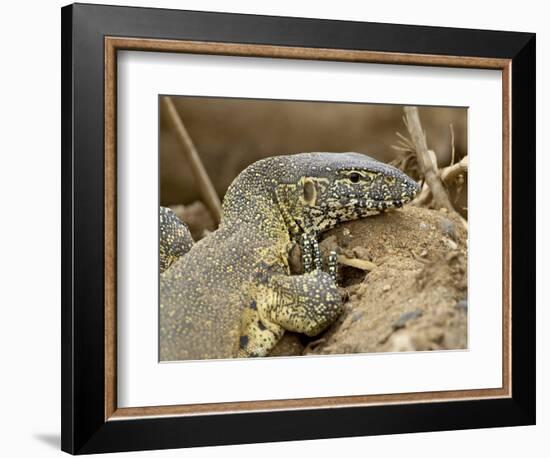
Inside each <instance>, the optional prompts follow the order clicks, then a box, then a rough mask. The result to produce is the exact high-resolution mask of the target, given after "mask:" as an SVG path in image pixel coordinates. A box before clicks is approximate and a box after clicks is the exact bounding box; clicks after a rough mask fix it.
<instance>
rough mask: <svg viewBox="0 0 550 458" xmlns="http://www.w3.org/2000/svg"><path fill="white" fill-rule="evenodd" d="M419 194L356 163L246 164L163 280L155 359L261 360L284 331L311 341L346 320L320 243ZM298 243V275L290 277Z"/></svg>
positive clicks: (407, 183)
mask: <svg viewBox="0 0 550 458" xmlns="http://www.w3.org/2000/svg"><path fill="white" fill-rule="evenodd" d="M417 190H418V185H417V184H416V182H414V181H413V180H412V179H410V178H409V177H408V176H407V175H405V174H404V173H402V172H401V171H399V170H398V169H396V168H394V167H392V166H389V165H386V164H383V163H381V162H378V161H376V160H374V159H372V158H370V157H368V156H365V155H362V154H358V153H301V154H295V155H288V156H276V157H272V158H267V159H263V160H260V161H258V162H255V163H253V164H251V165H250V166H249V167H247V168H246V169H245V170H244V171H243V172H241V174H239V175H238V176H237V178H236V179H235V180H234V181H233V183H232V184H231V186H230V187H229V189H228V191H227V193H226V195H225V198H224V201H223V216H222V220H221V222H220V226H219V228H218V229H217V230H216V231H214V232H213V233H211V234H209V235H208V236H207V237H205V238H204V239H202V240H200V241H199V242H198V243H196V244H195V245H193V246H192V248H191V249H190V250H189V252H188V253H187V254H185V255H184V256H181V257H180V258H179V259H177V260H176V261H175V262H174V263H173V264H172V265H171V266H170V267H169V268H167V269H166V270H165V271H164V272H163V273H162V274H161V280H160V304H161V305H160V307H161V309H160V340H161V342H160V344H161V345H160V348H161V352H160V353H161V354H160V359H161V360H172V361H174V360H186V359H210V358H229V357H235V356H240V357H248V356H265V355H266V354H267V353H268V352H269V351H270V350H271V348H273V346H274V345H275V344H276V343H277V341H278V340H279V339H280V338H281V336H282V335H283V333H284V331H285V330H289V331H295V332H301V333H305V334H308V335H317V334H318V333H319V332H321V331H322V330H323V329H325V328H326V327H327V326H328V325H330V324H331V323H332V322H334V320H336V318H337V317H338V316H339V314H340V313H341V311H342V299H341V296H340V293H339V291H338V288H337V285H336V282H335V277H334V272H333V270H334V269H332V270H331V272H330V273H329V272H324V271H323V270H322V268H321V262H320V255H319V252H318V246H317V237H318V235H319V234H320V233H321V232H323V231H325V230H327V229H330V228H332V227H334V226H336V225H337V224H339V223H341V222H344V221H349V220H353V219H357V218H362V217H366V216H369V215H372V214H375V213H378V212H380V211H384V210H386V209H389V208H394V207H400V206H401V205H403V204H404V203H406V202H408V201H410V200H411V199H412V198H413V197H414V195H415V194H416V192H417ZM161 233H162V229H161ZM180 243H183V245H185V240H184V242H181V240H180ZM294 243H300V244H301V247H302V256H303V260H304V270H305V272H304V273H303V274H302V275H290V270H289V265H288V252H289V249H290V248H291V247H292V245H293V244H294ZM161 263H162V259H161ZM329 270H330V266H329Z"/></svg>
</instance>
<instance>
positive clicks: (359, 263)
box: [338, 255, 376, 272]
mask: <svg viewBox="0 0 550 458" xmlns="http://www.w3.org/2000/svg"><path fill="white" fill-rule="evenodd" d="M338 262H339V263H340V264H343V265H345V266H350V267H355V268H356V269H360V270H366V271H368V272H370V271H371V270H374V269H376V264H374V263H373V262H370V261H365V260H364V259H357V258H348V257H347V256H342V255H340V256H338Z"/></svg>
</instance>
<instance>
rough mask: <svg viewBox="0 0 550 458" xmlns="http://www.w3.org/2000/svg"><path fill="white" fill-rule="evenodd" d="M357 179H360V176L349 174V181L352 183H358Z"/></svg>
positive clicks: (353, 173)
mask: <svg viewBox="0 0 550 458" xmlns="http://www.w3.org/2000/svg"><path fill="white" fill-rule="evenodd" d="M359 178H360V175H359V174H358V173H356V172H352V173H350V174H349V179H350V181H351V182H352V183H358V182H359Z"/></svg>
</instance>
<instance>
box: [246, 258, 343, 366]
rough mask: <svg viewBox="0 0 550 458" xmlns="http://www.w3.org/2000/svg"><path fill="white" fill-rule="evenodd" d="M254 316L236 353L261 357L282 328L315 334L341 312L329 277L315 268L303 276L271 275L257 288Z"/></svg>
mask: <svg viewBox="0 0 550 458" xmlns="http://www.w3.org/2000/svg"><path fill="white" fill-rule="evenodd" d="M255 308H256V315H255V316H254V317H253V318H251V319H249V320H248V322H247V325H246V326H245V327H244V328H243V332H242V334H241V338H240V349H239V353H238V356H240V357H248V356H265V355H267V354H268V353H269V352H270V351H271V349H272V348H273V347H274V346H275V344H276V343H277V342H278V341H279V339H280V338H281V337H282V335H283V333H284V331H285V330H287V331H294V332H300V333H303V334H306V335H308V336H315V335H317V334H319V333H320V332H321V331H323V330H324V329H326V328H327V327H328V326H329V325H330V324H332V323H333V322H334V321H335V320H336V319H337V318H338V316H339V315H340V313H341V312H342V297H341V295H340V292H339V291H338V287H337V286H336V283H335V282H334V279H333V278H332V276H331V275H330V274H329V273H327V272H323V271H321V270H319V269H316V270H314V271H312V272H309V273H306V274H303V275H293V276H287V275H275V276H273V277H272V278H271V279H270V281H269V282H268V284H267V285H262V286H261V287H260V288H259V289H258V295H257V298H256V301H255Z"/></svg>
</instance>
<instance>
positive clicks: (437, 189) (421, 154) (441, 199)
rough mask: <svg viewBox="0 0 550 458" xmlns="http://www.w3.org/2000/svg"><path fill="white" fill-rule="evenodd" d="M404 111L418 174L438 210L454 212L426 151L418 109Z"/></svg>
mask: <svg viewBox="0 0 550 458" xmlns="http://www.w3.org/2000/svg"><path fill="white" fill-rule="evenodd" d="M404 111H405V120H406V125H407V130H408V131H409V135H410V136H411V139H412V141H413V143H414V146H415V150H416V157H417V160H418V165H419V167H420V172H421V174H422V175H423V176H424V179H425V180H426V183H427V184H428V186H429V187H430V190H431V192H432V195H433V198H434V203H435V205H436V207H437V208H438V209H440V208H446V209H447V210H448V211H450V212H451V211H452V212H454V211H455V209H454V207H453V204H452V203H451V201H450V199H449V195H448V194H447V190H446V189H445V186H444V185H443V182H442V181H441V178H440V177H439V173H438V170H437V163H435V161H434V157H433V156H434V153H433V151H431V152H430V151H429V150H428V145H427V143H426V136H425V134H424V131H423V130H422V125H421V124H420V117H419V116H418V108H417V107H405V108H404Z"/></svg>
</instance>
